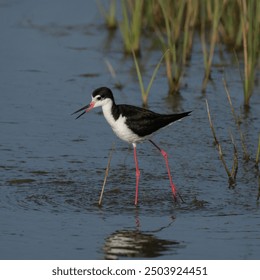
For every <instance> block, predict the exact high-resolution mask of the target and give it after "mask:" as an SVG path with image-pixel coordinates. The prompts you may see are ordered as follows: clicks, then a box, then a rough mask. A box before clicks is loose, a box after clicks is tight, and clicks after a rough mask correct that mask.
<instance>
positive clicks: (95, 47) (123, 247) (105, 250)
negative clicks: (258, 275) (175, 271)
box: [0, 0, 260, 259]
mask: <svg viewBox="0 0 260 280" xmlns="http://www.w3.org/2000/svg"><path fill="white" fill-rule="evenodd" d="M61 5H62V6H63V10H62V13H61V12H60V6H61ZM0 18H1V24H0V29H1V34H2V40H1V42H2V43H1V45H0V53H1V65H0V73H1V85H0V88H1V94H0V96H1V103H0V132H1V138H0V157H1V162H0V177H1V181H0V208H1V209H0V210H1V211H0V221H1V228H0V247H1V252H0V258H1V259H104V258H105V259H118V258H119V259H125V258H152V259H259V257H260V253H259V252H260V248H259V247H260V238H259V226H260V213H259V206H258V204H257V202H256V197H257V188H258V185H257V176H259V175H258V174H257V171H256V170H255V169H254V167H253V165H254V164H253V161H250V162H249V163H248V164H244V162H243V160H242V153H241V152H240V151H241V147H240V140H239V133H238V131H237V129H236V127H235V125H234V121H233V119H232V115H231V112H230V109H229V105H228V103H227V101H226V95H225V91H224V87H223V85H222V78H223V72H225V75H226V79H227V81H228V83H229V88H230V94H231V97H232V100H233V103H234V106H235V108H236V109H237V111H238V112H241V116H242V130H243V131H244V132H245V135H246V138H247V142H248V148H249V151H250V153H251V154H252V155H253V156H254V155H255V153H256V145H257V137H258V132H259V130H260V123H259V108H260V107H259V103H260V97H259V86H257V85H256V90H255V93H254V95H253V97H252V105H251V109H250V111H249V113H248V115H247V116H246V114H245V113H244V111H243V109H240V106H241V104H242V101H243V95H242V85H241V82H240V77H239V72H238V70H237V67H236V65H233V64H232V61H231V59H230V58H229V55H228V54H225V56H226V57H224V58H222V59H223V60H220V58H218V56H216V57H215V61H214V63H215V64H219V65H222V66H221V67H219V68H213V71H212V78H213V83H212V84H209V86H208V88H207V94H206V95H202V94H201V92H200V87H201V80H202V78H203V64H202V63H201V61H202V54H201V48H200V45H199V42H198V44H195V47H194V50H193V56H192V59H191V62H190V66H189V68H188V69H187V74H186V76H185V78H184V81H183V83H184V84H185V85H186V86H184V87H183V88H182V90H181V97H180V98H177V99H173V98H168V97H167V93H166V92H167V86H166V85H167V83H166V79H165V77H164V71H163V70H164V69H161V72H160V73H159V74H158V77H157V79H156V81H155V83H154V85H153V87H152V92H151V95H150V99H149V106H150V109H152V110H154V111H157V112H164V113H171V112H181V111H185V110H192V111H193V113H192V115H191V116H190V117H189V118H186V119H183V120H182V121H181V122H177V123H176V124H174V125H172V126H170V127H169V128H167V129H165V130H162V132H161V133H159V134H158V135H156V136H155V138H154V141H155V142H156V143H158V144H159V145H160V146H161V147H163V148H164V149H165V150H166V151H167V152H168V154H169V161H170V165H171V169H172V175H173V180H174V182H175V184H176V185H177V187H178V189H179V191H180V193H181V195H182V197H183V198H184V200H185V202H184V203H180V204H175V203H174V202H173V200H172V196H171V190H170V187H169V184H168V179H167V173H166V169H165V166H164V160H163V158H161V155H160V153H158V151H157V150H156V149H155V148H154V147H153V146H152V145H150V144H149V143H144V144H141V145H138V147H137V149H138V156H139V165H140V169H141V179H140V194H139V202H140V203H139V206H138V207H137V208H136V207H135V206H134V205H133V202H134V192H135V168H134V160H133V155H132V149H131V147H128V145H127V144H126V143H123V142H121V141H120V140H118V139H116V137H115V136H114V135H113V133H112V131H111V129H110V128H109V126H108V125H107V124H106V122H105V120H104V118H103V116H102V115H101V114H100V110H99V109H96V110H95V111H94V110H93V111H92V112H90V113H89V114H86V115H84V117H82V118H80V119H79V120H77V121H75V120H74V117H73V116H71V115H70V114H71V113H72V112H74V111H75V110H76V109H78V108H80V107H81V106H83V105H85V104H87V103H88V102H89V101H90V95H91V92H92V90H93V89H95V88H96V87H99V86H101V85H107V86H109V87H111V88H112V89H113V91H114V93H115V98H116V100H117V102H118V103H129V104H135V105H139V106H140V105H141V98H140V93H139V88H138V82H137V79H136V76H135V73H134V70H133V66H132V62H131V60H130V59H129V58H125V57H124V55H123V53H122V47H121V39H120V36H119V34H118V33H116V34H114V38H113V39H112V40H111V41H110V38H109V35H108V33H107V30H106V29H105V28H104V26H103V24H102V18H101V17H100V15H99V13H98V11H97V7H96V2H95V1H87V3H86V1H82V0H77V1H73V2H72V1H64V0H57V1H44V2H42V3H38V2H37V3H36V2H35V1H32V0H27V1H26V0H25V1H5V2H3V1H2V3H1V4H0ZM197 40H198V41H199V39H197ZM143 44H144V45H148V44H149V42H148V41H144V42H143ZM159 57H160V54H158V53H157V52H156V51H149V52H148V53H145V54H143V57H142V61H143V67H144V71H145V72H144V77H145V80H147V81H149V79H150V75H151V73H152V69H153V68H154V65H155V64H156V63H157V61H158V59H159ZM104 59H108V60H109V61H110V63H112V65H113V66H114V68H115V69H116V71H117V75H118V76H117V78H118V80H119V81H120V82H121V83H122V84H123V85H124V88H123V90H122V91H119V90H117V89H115V87H114V82H115V81H114V80H113V79H112V78H111V76H110V74H109V72H108V70H107V68H106V65H105V62H104ZM223 61H224V62H223ZM258 78H259V74H258ZM205 97H207V99H208V101H209V105H210V109H211V113H212V118H213V121H214V124H215V128H216V129H217V134H218V137H219V139H220V141H221V144H222V145H223V149H224V152H225V157H226V159H227V162H228V164H229V166H231V165H232V155H233V154H232V153H233V151H232V145H231V141H230V136H229V130H231V131H232V133H233V134H234V137H235V139H236V143H237V145H238V147H239V159H240V160H239V170H238V176H237V182H236V185H235V187H234V188H229V187H228V180H227V177H226V174H225V171H224V169H223V166H222V165H221V162H220V161H219V158H218V153H217V150H216V148H215V146H214V144H213V138H212V135H211V131H210V129H209V124H208V119H207V112H206V107H205V101H204V99H205ZM113 145H115V151H114V152H113V154H112V161H111V169H110V173H109V177H108V181H107V185H106V188H105V193H104V198H103V206H102V207H101V208H100V207H98V199H99V194H100V191H101V187H102V183H103V179H104V173H105V168H106V165H107V161H108V155H109V151H110V149H111V147H112V146H113Z"/></svg>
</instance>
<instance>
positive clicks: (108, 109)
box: [72, 87, 191, 205]
mask: <svg viewBox="0 0 260 280" xmlns="http://www.w3.org/2000/svg"><path fill="white" fill-rule="evenodd" d="M100 106H101V107H102V110H103V114H104V117H105V119H106V120H107V122H108V123H109V125H110V126H111V128H112V130H113V131H114V133H115V134H116V135H117V136H118V137H119V138H120V139H122V140H124V141H126V142H128V143H130V144H132V145H133V148H134V161H135V168H136V189H135V205H137V203H138V186H139V178H140V170H139V166H138V159H137V153H136V145H137V143H140V142H143V141H145V140H148V141H150V143H152V144H153V145H154V146H155V147H156V148H157V149H158V150H159V151H160V153H161V154H162V156H163V157H164V160H165V163H166V168H167V173H168V177H169V181H170V186H171V190H172V194H173V197H174V199H175V200H177V190H176V187H175V185H174V183H173V181H172V176H171V172H170V167H169V163H168V155H167V153H166V152H165V151H164V150H163V149H161V148H160V147H159V146H158V145H157V144H155V143H154V141H152V140H151V137H152V135H153V134H154V133H155V132H156V131H157V130H159V129H161V128H163V127H165V126H167V125H170V124H172V123H173V122H175V121H177V120H180V119H182V118H184V117H186V116H188V115H189V114H190V113H191V111H189V112H184V113H180V114H168V115H166V114H158V113H155V112H152V111H150V110H147V109H144V108H140V107H136V106H132V105H125V104H120V105H117V104H116V103H115V99H114V96H113V93H112V91H111V90H110V89H109V88H107V87H100V88H97V89H96V90H94V91H93V93H92V101H91V102H90V103H89V104H88V105H86V106H84V107H82V108H80V109H79V110H77V111H75V112H74V113H72V114H76V113H79V112H81V111H83V112H82V113H81V114H80V115H79V116H77V118H76V119H78V118H79V117H81V116H82V115H83V114H85V113H86V112H89V111H90V110H91V109H93V108H96V107H100Z"/></svg>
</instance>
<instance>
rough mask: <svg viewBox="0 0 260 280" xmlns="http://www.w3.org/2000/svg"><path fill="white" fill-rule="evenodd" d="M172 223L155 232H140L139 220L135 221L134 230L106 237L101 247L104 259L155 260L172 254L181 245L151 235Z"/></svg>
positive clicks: (123, 230) (181, 245)
mask: <svg viewBox="0 0 260 280" xmlns="http://www.w3.org/2000/svg"><path fill="white" fill-rule="evenodd" d="M173 222H174V218H173V219H172V221H171V222H170V223H169V224H168V225H166V226H164V227H161V228H159V229H157V230H154V231H148V232H141V231H140V230H139V229H138V228H139V226H140V222H139V220H137V221H136V224H137V228H136V229H133V230H131V229H122V230H117V231H115V232H114V233H112V234H111V235H110V236H108V237H107V238H106V240H105V244H104V247H103V251H104V258H105V259H110V260H112V259H114V260H116V259H123V258H155V257H159V256H161V255H165V254H166V252H167V251H171V252H173V251H174V250H175V249H178V248H181V247H183V244H182V243H181V242H178V241H174V240H164V239H160V238H158V237H156V236H155V235H154V234H153V233H155V232H160V231H162V230H163V229H165V228H168V227H170V226H171V225H172V223H173Z"/></svg>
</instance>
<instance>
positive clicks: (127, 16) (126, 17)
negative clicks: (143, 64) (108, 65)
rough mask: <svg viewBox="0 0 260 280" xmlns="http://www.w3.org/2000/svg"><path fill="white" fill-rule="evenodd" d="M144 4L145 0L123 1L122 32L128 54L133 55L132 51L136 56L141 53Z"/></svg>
mask: <svg viewBox="0 0 260 280" xmlns="http://www.w3.org/2000/svg"><path fill="white" fill-rule="evenodd" d="M143 3H144V0H139V1H127V0H122V1H121V6H122V15H123V19H122V22H121V24H120V31H121V35H122V39H123V42H124V49H125V52H126V53H127V54H130V53H132V51H134V52H135V53H136V54H139V53H140V37H141V29H142V10H143Z"/></svg>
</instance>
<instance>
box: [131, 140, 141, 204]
mask: <svg viewBox="0 0 260 280" xmlns="http://www.w3.org/2000/svg"><path fill="white" fill-rule="evenodd" d="M133 147H134V159H135V170H136V171H135V175H136V186H135V205H137V202H138V185H139V178H140V170H139V167H138V160H137V154H136V144H135V143H133Z"/></svg>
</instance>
